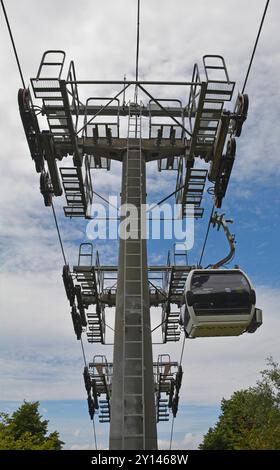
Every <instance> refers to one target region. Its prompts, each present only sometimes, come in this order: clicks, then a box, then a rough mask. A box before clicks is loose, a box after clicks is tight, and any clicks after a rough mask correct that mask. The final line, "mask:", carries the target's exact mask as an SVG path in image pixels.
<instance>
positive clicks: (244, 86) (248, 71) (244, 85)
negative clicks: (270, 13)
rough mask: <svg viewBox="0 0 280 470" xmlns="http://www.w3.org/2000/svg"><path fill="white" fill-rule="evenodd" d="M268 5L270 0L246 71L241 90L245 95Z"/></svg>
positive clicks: (267, 3) (266, 6)
mask: <svg viewBox="0 0 280 470" xmlns="http://www.w3.org/2000/svg"><path fill="white" fill-rule="evenodd" d="M268 5H269V0H267V2H266V5H265V9H264V12H263V16H262V19H261V23H260V26H259V30H258V34H257V37H256V41H255V45H254V48H253V52H252V55H251V59H250V62H249V66H248V70H247V73H246V77H245V80H244V84H243V88H242V92H241V93H242V95H243V93H244V90H245V88H246V85H247V80H248V77H249V73H250V71H251V67H252V63H253V60H254V57H255V52H256V49H257V45H258V42H259V38H260V34H261V31H262V27H263V23H264V19H265V16H266V12H267V8H268Z"/></svg>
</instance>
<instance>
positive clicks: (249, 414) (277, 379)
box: [199, 357, 280, 450]
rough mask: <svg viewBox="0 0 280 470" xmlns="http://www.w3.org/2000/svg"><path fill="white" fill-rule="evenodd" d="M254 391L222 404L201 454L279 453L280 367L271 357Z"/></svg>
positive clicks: (244, 391)
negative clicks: (221, 451) (263, 451)
mask: <svg viewBox="0 0 280 470" xmlns="http://www.w3.org/2000/svg"><path fill="white" fill-rule="evenodd" d="M267 363H268V369H265V370H263V371H262V372H261V375H262V380H260V381H259V382H257V385H256V386H255V387H250V388H249V389H247V390H239V391H237V392H235V393H234V394H233V395H232V396H231V397H230V399H229V400H225V399H223V400H222V403H221V411H222V413H221V415H220V416H219V420H218V422H217V424H216V425H215V426H214V427H213V428H210V429H209V430H208V432H207V434H206V435H205V436H204V438H203V442H202V444H200V446H199V448H200V449H202V450H265V449H266V450H279V449H280V406H279V405H280V367H279V364H277V363H276V362H275V361H273V359H272V358H271V357H270V358H269V359H268V360H267Z"/></svg>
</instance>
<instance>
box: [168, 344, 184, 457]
mask: <svg viewBox="0 0 280 470" xmlns="http://www.w3.org/2000/svg"><path fill="white" fill-rule="evenodd" d="M185 342H186V336H184V340H183V344H182V349H181V354H180V361H179V366H181V365H182V361H183V355H184V349H185ZM174 421H175V416H173V418H172V424H171V432H170V443H169V450H171V449H172V441H173V434H174Z"/></svg>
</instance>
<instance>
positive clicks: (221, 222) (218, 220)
mask: <svg viewBox="0 0 280 470" xmlns="http://www.w3.org/2000/svg"><path fill="white" fill-rule="evenodd" d="M224 215H225V214H221V215H218V213H217V212H215V213H214V215H213V217H212V218H211V224H212V225H213V228H215V227H216V226H217V230H218V231H219V230H220V228H221V227H222V228H223V230H224V233H225V236H226V238H227V241H228V244H229V247H230V251H229V254H228V255H227V256H226V257H225V258H223V259H221V260H220V261H218V262H217V263H215V264H213V265H212V266H211V267H212V268H213V269H218V268H220V267H221V266H223V265H224V264H225V263H228V262H229V261H231V260H232V258H233V256H234V254H235V235H233V234H232V233H231V232H230V230H229V228H228V224H229V223H233V220H225V218H224Z"/></svg>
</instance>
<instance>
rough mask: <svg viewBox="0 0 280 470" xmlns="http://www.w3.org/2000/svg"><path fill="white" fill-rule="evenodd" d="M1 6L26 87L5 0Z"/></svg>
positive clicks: (23, 83) (22, 80)
mask: <svg viewBox="0 0 280 470" xmlns="http://www.w3.org/2000/svg"><path fill="white" fill-rule="evenodd" d="M1 6H2V9H3V13H4V16H5V20H6V24H7V28H8V31H9V35H10V39H11V42H12V46H13V50H14V54H15V59H16V62H17V66H18V71H19V74H20V78H21V82H22V85H23V88H26V86H25V81H24V78H23V73H22V69H21V65H20V62H19V58H18V53H17V49H16V45H15V41H14V38H13V33H12V30H11V27H10V22H9V18H8V15H7V12H6V8H5V5H4V1H3V0H1Z"/></svg>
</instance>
